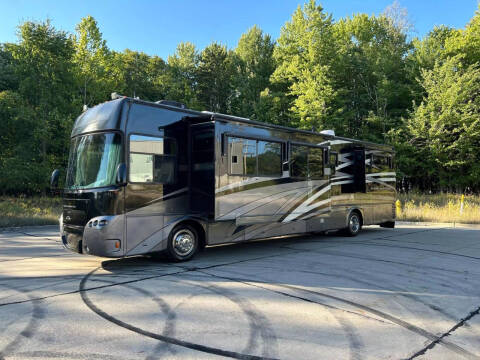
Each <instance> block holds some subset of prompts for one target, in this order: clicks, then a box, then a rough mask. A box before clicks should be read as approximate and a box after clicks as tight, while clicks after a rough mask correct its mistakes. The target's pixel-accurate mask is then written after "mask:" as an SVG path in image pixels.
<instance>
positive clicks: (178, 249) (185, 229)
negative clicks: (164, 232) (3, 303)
mask: <svg viewBox="0 0 480 360" xmlns="http://www.w3.org/2000/svg"><path fill="white" fill-rule="evenodd" d="M197 250H198V232H197V231H196V230H195V229H194V228H193V226H190V225H188V224H180V225H177V226H175V228H174V229H173V230H172V231H171V232H170V235H169V237H168V245H167V255H168V257H169V258H170V259H171V260H173V261H187V260H190V259H191V258H192V257H193V256H194V255H195V253H196V252H197Z"/></svg>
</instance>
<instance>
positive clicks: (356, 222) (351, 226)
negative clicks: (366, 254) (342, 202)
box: [344, 211, 362, 236]
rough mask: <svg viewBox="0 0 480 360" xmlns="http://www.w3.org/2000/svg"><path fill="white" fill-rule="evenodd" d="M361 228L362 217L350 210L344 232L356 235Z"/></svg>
mask: <svg viewBox="0 0 480 360" xmlns="http://www.w3.org/2000/svg"><path fill="white" fill-rule="evenodd" d="M361 229H362V219H361V217H360V214H359V213H358V212H356V211H352V212H351V213H350V214H349V215H348V221H347V227H346V228H345V230H344V232H345V234H346V235H348V236H357V234H358V233H359V232H360V230H361Z"/></svg>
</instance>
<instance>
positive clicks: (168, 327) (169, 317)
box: [90, 279, 177, 359]
mask: <svg viewBox="0 0 480 360" xmlns="http://www.w3.org/2000/svg"><path fill="white" fill-rule="evenodd" d="M90 281H96V282H104V283H114V282H113V281H109V280H99V279H95V280H93V279H91V280H90ZM124 286H125V287H126V288H129V289H132V290H134V291H137V292H139V293H141V294H142V295H145V296H147V297H149V298H150V299H151V300H152V301H153V302H155V303H156V304H157V305H158V307H159V308H160V310H161V311H162V313H163V314H164V315H165V316H166V320H165V326H164V327H163V332H162V335H163V336H173V335H175V320H176V313H175V311H172V309H171V308H170V306H169V305H168V304H167V303H166V302H165V301H164V300H163V299H162V298H161V297H159V296H157V295H155V294H154V293H152V292H150V291H148V290H145V289H142V288H140V287H137V286H135V285H129V284H126V285H124ZM165 350H168V351H169V352H170V353H172V354H176V352H177V351H176V350H175V349H174V347H173V346H171V344H168V343H161V344H160V345H157V346H156V347H155V349H154V351H153V354H151V355H149V356H147V358H146V359H155V357H152V356H154V355H157V356H158V355H160V353H161V352H163V351H165Z"/></svg>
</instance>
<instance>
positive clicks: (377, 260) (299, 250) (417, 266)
mask: <svg viewBox="0 0 480 360" xmlns="http://www.w3.org/2000/svg"><path fill="white" fill-rule="evenodd" d="M282 248H284V249H289V250H297V251H298V252H306V253H311V252H313V253H317V254H323V255H332V256H339V257H346V258H352V259H360V260H368V261H375V262H383V263H388V264H395V265H402V266H407V267H413V268H422V269H429V270H439V271H445V272H453V273H458V274H465V272H464V271H461V270H452V269H444V268H439V267H436V266H428V265H421V264H409V263H404V262H400V261H395V260H386V259H379V258H376V257H373V256H360V255H354V254H350V253H346V252H341V251H332V250H326V251H319V250H315V249H298V248H293V247H288V246H282Z"/></svg>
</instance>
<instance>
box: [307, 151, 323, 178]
mask: <svg viewBox="0 0 480 360" xmlns="http://www.w3.org/2000/svg"><path fill="white" fill-rule="evenodd" d="M322 176H323V149H321V148H309V149H308V177H309V178H310V179H312V180H318V179H321V178H322Z"/></svg>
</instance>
